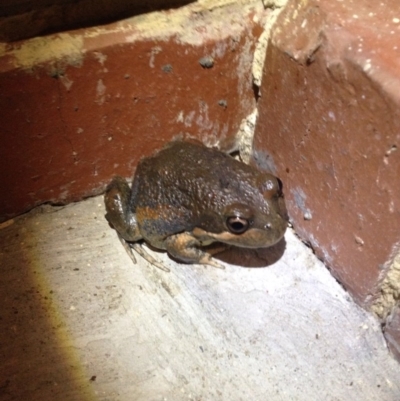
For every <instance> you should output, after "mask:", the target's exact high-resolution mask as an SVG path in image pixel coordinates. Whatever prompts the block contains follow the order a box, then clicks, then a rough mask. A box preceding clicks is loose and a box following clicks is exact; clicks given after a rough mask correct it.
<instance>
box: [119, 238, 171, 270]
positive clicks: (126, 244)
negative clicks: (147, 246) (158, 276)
mask: <svg viewBox="0 0 400 401" xmlns="http://www.w3.org/2000/svg"><path fill="white" fill-rule="evenodd" d="M118 238H119V240H120V241H121V244H122V246H123V247H124V248H125V250H126V253H127V254H128V256H129V257H130V258H131V260H132V262H133V263H134V264H136V263H137V261H136V258H135V255H134V254H133V252H132V249H134V250H135V251H136V252H137V253H138V254H139V255H140V256H141V257H142V258H143V259H145V260H147V262H149V263H150V264H152V265H154V266H155V267H158V268H159V269H161V270H164V271H165V272H170V270H169V269H168V267H165V266H164V265H163V264H161V263H160V262H158V261H157V260H156V259H154V258H153V257H152V256H151V255H150V254H148V253H147V252H146V251H145V250H144V248H143V247H142V245H141V244H139V243H137V242H135V243H130V242H127V241H125V240H124V238H123V237H122V236H121V235H119V234H118Z"/></svg>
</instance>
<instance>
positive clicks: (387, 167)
mask: <svg viewBox="0 0 400 401" xmlns="http://www.w3.org/2000/svg"><path fill="white" fill-rule="evenodd" d="M387 3H388V4H386V5H385V6H383V3H382V4H381V5H379V4H377V3H376V2H374V1H353V2H351V3H349V2H336V1H335V2H333V1H330V0H321V1H314V0H310V1H306V2H301V3H300V2H297V1H291V2H289V4H288V6H287V8H286V9H285V11H284V12H283V13H281V14H280V16H279V19H278V22H277V24H276V25H275V26H274V28H273V32H272V34H271V42H270V46H269V48H268V53H267V58H266V65H265V69H264V76H263V81H262V86H261V99H260V102H259V120H258V126H257V129H256V134H255V140H254V144H255V150H256V152H255V157H256V158H257V159H258V160H259V162H263V163H266V164H269V165H270V166H272V168H274V169H275V171H276V172H277V173H278V175H279V176H280V178H281V179H282V181H283V182H284V185H285V194H286V199H287V204H288V209H289V213H290V216H291V219H292V221H293V224H294V227H295V230H296V231H297V232H298V233H299V235H300V236H301V238H303V239H304V240H305V241H306V242H308V243H309V244H310V245H311V246H312V247H313V249H314V250H315V252H316V254H317V255H318V257H320V258H321V259H322V260H323V261H324V262H325V263H326V264H327V265H328V266H329V267H330V268H331V271H332V273H333V274H334V275H335V277H337V279H338V280H339V281H340V282H341V283H342V284H343V285H344V286H345V287H346V288H347V289H348V290H349V291H350V292H351V294H352V295H353V296H354V297H355V299H356V300H357V301H358V302H359V303H360V304H361V305H363V306H367V307H372V309H373V310H374V311H375V312H376V313H377V315H378V316H379V317H380V318H381V319H382V321H383V323H384V324H385V319H386V318H387V317H388V316H389V315H391V313H392V312H393V313H395V310H396V309H394V308H395V306H396V304H398V300H399V294H400V291H399V289H400V274H399V273H398V272H399V270H400V269H399V266H400V264H399V263H395V260H396V255H397V254H398V252H399V251H400V230H399V228H400V186H399V176H400V153H399V150H398V147H399V145H400V144H399V142H400V3H399V2H397V1H394V0H393V1H390V2H387ZM397 313H398V312H397ZM398 322H399V319H398V318H397V319H395V318H393V319H392V320H391V324H390V329H391V333H392V334H391V339H392V340H393V338H394V337H396V336H397V341H398V340H399V335H398V330H397V331H396V329H395V327H397V328H398V327H399V326H398ZM396 333H397V334H396Z"/></svg>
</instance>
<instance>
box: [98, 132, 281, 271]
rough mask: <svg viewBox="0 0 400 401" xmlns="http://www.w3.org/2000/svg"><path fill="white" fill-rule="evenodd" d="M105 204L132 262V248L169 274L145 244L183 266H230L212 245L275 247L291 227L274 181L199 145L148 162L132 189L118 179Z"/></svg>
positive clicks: (167, 150) (189, 143)
mask: <svg viewBox="0 0 400 401" xmlns="http://www.w3.org/2000/svg"><path fill="white" fill-rule="evenodd" d="M104 201H105V208H106V215H105V217H106V219H107V221H108V222H109V224H110V226H111V227H113V228H114V229H115V230H116V231H117V233H118V236H119V238H120V240H121V242H122V244H123V245H124V247H125V249H126V250H127V251H128V253H129V256H130V257H131V259H132V260H133V261H134V262H136V258H135V257H134V255H133V252H132V249H134V250H136V251H137V253H139V254H140V255H141V256H142V257H144V258H145V259H146V260H147V261H148V262H150V263H151V264H153V265H154V266H156V267H159V268H160V269H162V270H165V271H169V269H168V268H167V267H166V266H164V265H163V264H161V263H159V262H158V261H157V260H155V258H153V257H152V256H151V255H149V254H148V253H147V252H146V251H145V250H144V249H143V247H142V243H143V242H145V243H147V244H148V245H149V246H150V247H151V248H155V249H156V250H165V251H167V253H168V254H169V256H170V257H172V258H173V259H175V260H177V261H179V262H183V263H186V264H201V265H209V266H213V267H217V268H224V265H222V264H221V263H220V262H218V261H217V260H215V258H214V257H213V255H214V253H213V251H211V250H209V249H208V248H211V247H212V245H215V244H214V243H219V244H222V246H223V247H227V246H235V247H241V248H266V247H271V246H273V245H275V244H276V243H277V242H279V241H280V240H281V239H282V238H283V236H284V234H285V231H286V228H287V225H288V215H287V211H286V206H285V202H284V196H283V192H282V183H281V181H280V180H279V179H278V178H277V177H276V176H274V175H273V174H272V173H269V172H263V171H260V170H259V169H257V168H256V167H254V166H251V165H248V164H245V163H243V162H241V161H240V160H237V159H236V158H234V157H232V156H231V155H230V154H227V153H225V152H222V151H220V150H218V149H217V148H215V147H207V146H205V145H204V144H203V143H201V142H199V141H195V140H176V141H172V142H171V143H169V144H167V145H166V146H164V147H163V148H162V149H161V150H159V151H157V152H156V153H155V154H153V155H151V156H147V157H144V158H142V159H141V160H140V161H139V163H138V165H137V168H136V171H135V174H134V178H133V181H132V185H131V187H130V186H129V184H128V181H127V180H126V179H124V178H122V177H121V176H115V177H114V178H113V179H112V181H111V182H110V184H109V185H108V186H107V189H106V192H105V196H104ZM210 245H211V247H210ZM217 249H218V247H217Z"/></svg>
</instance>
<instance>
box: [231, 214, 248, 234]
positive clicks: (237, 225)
mask: <svg viewBox="0 0 400 401" xmlns="http://www.w3.org/2000/svg"><path fill="white" fill-rule="evenodd" d="M226 225H227V227H228V229H229V231H230V232H231V233H232V234H242V233H244V232H245V231H247V230H248V228H249V227H250V222H249V220H247V219H243V218H242V217H239V216H232V217H228V218H227V219H226Z"/></svg>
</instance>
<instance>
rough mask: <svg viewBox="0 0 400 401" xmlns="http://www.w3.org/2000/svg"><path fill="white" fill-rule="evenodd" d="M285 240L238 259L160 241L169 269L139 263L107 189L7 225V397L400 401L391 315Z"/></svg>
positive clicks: (1, 239)
mask: <svg viewBox="0 0 400 401" xmlns="http://www.w3.org/2000/svg"><path fill="white" fill-rule="evenodd" d="M285 238H286V244H284V243H281V244H279V246H277V247H276V248H275V249H273V250H271V251H268V250H262V251H259V252H254V251H252V252H249V251H244V250H235V251H228V252H226V253H225V254H223V255H222V256H223V257H224V258H225V260H229V261H230V262H231V263H232V264H229V265H227V266H226V269H225V270H218V269H214V268H210V267H206V268H205V267H202V266H188V265H183V264H178V263H175V262H173V261H172V260H171V259H170V258H169V257H168V256H167V255H166V254H165V253H159V252H154V253H153V255H154V256H155V257H156V258H157V259H158V260H160V261H162V262H163V263H165V265H167V266H168V267H170V269H171V273H165V272H163V271H161V270H159V269H156V268H154V267H152V266H149V265H148V263H147V262H145V261H143V259H141V257H140V256H137V259H138V263H137V264H136V265H133V264H132V262H131V260H130V259H129V257H128V256H127V254H126V253H125V250H124V249H123V247H122V245H121V244H120V242H119V241H118V239H117V236H116V233H115V232H114V231H113V230H112V229H110V228H109V226H108V224H107V222H106V221H105V219H104V208H103V201H102V198H93V199H89V200H87V201H84V202H80V203H77V204H73V205H69V206H66V207H61V208H52V207H49V206H48V207H42V208H38V209H36V210H34V211H33V212H31V213H29V214H27V215H25V216H22V217H20V218H18V219H15V220H14V221H10V222H8V223H6V224H3V225H2V226H1V229H0V244H1V248H0V267H1V276H0V277H1V285H0V300H1V312H0V328H1V330H0V352H1V360H0V400H1V401H6V400H7V401H11V400H12V401H17V400H18V401H20V400H29V401H31V400H42V401H43V400H45V401H46V400H63V401H70V400H71V401H75V400H76V401H81V400H83V401H86V400H96V401H97V400H101V401H106V400H107V401H114V400H116V401H132V400H134V401H153V400H154V401H164V400H173V401H179V400H198V401H200V400H204V401H205V400H232V401H236V400H237V401H239V400H260V401H264V400H269V401H281V400H282V401H283V400H284V401H286V400H291V401H296V400H299V401H306V400H307V401H309V400H325V401H333V400H335V401H336V400H343V401H344V400H352V401H358V400H359V401H368V400H379V401H395V400H400V365H399V364H398V363H397V362H396V361H395V360H394V359H393V358H392V357H391V355H390V354H389V352H388V351H387V348H386V346H385V342H384V340H383V337H382V334H381V332H380V328H379V324H378V322H377V321H376V320H375V319H374V318H373V317H372V316H370V315H369V314H367V313H366V312H364V311H363V310H361V309H360V308H358V307H357V306H356V305H355V304H354V303H353V302H352V300H351V299H350V298H349V296H348V295H347V294H346V292H345V291H343V289H342V288H341V287H340V286H339V285H338V284H337V282H336V281H335V280H334V279H333V278H332V277H331V275H330V274H329V272H328V271H327V270H326V268H325V267H324V266H323V265H322V264H321V263H320V262H319V261H318V260H316V258H315V257H314V255H313V254H312V252H311V251H310V250H309V249H308V248H306V247H305V246H304V245H303V244H302V243H301V242H300V241H299V240H298V239H297V238H296V237H295V236H294V235H293V233H292V232H291V231H288V233H287V234H286V237H285ZM283 251H284V252H283ZM282 253H283V255H282ZM280 256H281V257H280ZM279 257H280V258H279ZM238 264H241V265H244V266H245V267H243V266H240V265H238Z"/></svg>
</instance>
